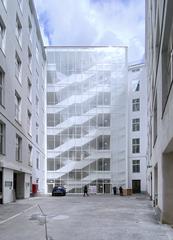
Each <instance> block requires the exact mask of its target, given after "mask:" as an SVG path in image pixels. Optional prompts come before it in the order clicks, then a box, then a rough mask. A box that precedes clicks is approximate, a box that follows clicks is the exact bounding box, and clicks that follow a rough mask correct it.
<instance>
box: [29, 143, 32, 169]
mask: <svg viewBox="0 0 173 240" xmlns="http://www.w3.org/2000/svg"><path fill="white" fill-rule="evenodd" d="M28 165H29V166H32V146H31V145H28Z"/></svg>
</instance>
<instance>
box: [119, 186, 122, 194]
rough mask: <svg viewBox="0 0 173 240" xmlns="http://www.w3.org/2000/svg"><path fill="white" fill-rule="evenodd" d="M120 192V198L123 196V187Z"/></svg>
mask: <svg viewBox="0 0 173 240" xmlns="http://www.w3.org/2000/svg"><path fill="white" fill-rule="evenodd" d="M119 191H120V196H123V188H122V187H121V186H120V187H119Z"/></svg>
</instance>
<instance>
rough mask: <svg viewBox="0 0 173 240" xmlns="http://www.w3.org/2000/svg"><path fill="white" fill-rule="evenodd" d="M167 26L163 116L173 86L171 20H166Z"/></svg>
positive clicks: (163, 80)
mask: <svg viewBox="0 0 173 240" xmlns="http://www.w3.org/2000/svg"><path fill="white" fill-rule="evenodd" d="M165 21H166V22H165V24H166V25H165V26H168V29H167V30H168V34H167V35H165V37H164V39H163V47H162V114H164V111H165V108H166V104H167V101H168V98H169V94H170V91H171V88H172V86H173V24H172V22H171V24H170V19H169V18H166V19H165Z"/></svg>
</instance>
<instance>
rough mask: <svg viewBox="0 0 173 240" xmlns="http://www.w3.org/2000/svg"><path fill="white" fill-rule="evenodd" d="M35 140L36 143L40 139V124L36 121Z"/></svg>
mask: <svg viewBox="0 0 173 240" xmlns="http://www.w3.org/2000/svg"><path fill="white" fill-rule="evenodd" d="M35 138H36V139H35V140H36V143H38V140H39V124H38V123H36V135H35Z"/></svg>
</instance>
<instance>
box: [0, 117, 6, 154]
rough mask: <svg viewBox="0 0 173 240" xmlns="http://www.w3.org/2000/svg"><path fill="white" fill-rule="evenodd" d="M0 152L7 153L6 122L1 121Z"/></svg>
mask: <svg viewBox="0 0 173 240" xmlns="http://www.w3.org/2000/svg"><path fill="white" fill-rule="evenodd" d="M0 154H5V124H4V123H3V122H1V121H0Z"/></svg>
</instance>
